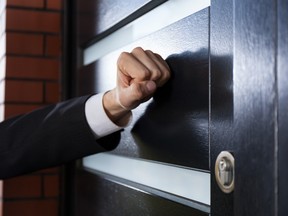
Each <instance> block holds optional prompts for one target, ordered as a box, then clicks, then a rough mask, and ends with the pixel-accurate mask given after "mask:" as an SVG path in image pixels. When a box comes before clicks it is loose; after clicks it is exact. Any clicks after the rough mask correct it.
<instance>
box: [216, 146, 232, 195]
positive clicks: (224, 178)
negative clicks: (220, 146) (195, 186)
mask: <svg viewBox="0 0 288 216" xmlns="http://www.w3.org/2000/svg"><path fill="white" fill-rule="evenodd" d="M215 177H216V182H217V184H218V186H219V187H220V189H221V190H222V191H223V192H224V193H231V192H232V191H233V190H234V178H235V164H234V157H233V155H232V154H231V153H230V152H228V151H222V152H221V153H220V154H219V155H218V157H217V159H216V163H215Z"/></svg>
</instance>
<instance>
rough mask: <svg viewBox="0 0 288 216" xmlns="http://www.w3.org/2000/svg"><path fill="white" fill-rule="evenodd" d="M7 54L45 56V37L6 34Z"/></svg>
mask: <svg viewBox="0 0 288 216" xmlns="http://www.w3.org/2000/svg"><path fill="white" fill-rule="evenodd" d="M6 41H7V47H6V49H7V50H6V52H7V54H24V55H25V54H30V55H42V54H43V36H42V35H36V34H19V33H7V34H6Z"/></svg>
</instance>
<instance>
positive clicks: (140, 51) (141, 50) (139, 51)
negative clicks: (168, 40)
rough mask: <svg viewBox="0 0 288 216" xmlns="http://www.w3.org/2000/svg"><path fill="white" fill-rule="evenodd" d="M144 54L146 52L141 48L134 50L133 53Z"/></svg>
mask: <svg viewBox="0 0 288 216" xmlns="http://www.w3.org/2000/svg"><path fill="white" fill-rule="evenodd" d="M143 52H144V50H143V49H142V48H141V47H136V48H134V49H133V50H132V52H131V53H133V54H139V53H143Z"/></svg>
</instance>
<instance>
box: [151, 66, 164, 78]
mask: <svg viewBox="0 0 288 216" xmlns="http://www.w3.org/2000/svg"><path fill="white" fill-rule="evenodd" d="M161 76H162V74H161V71H160V70H158V69H156V70H154V71H153V75H152V79H153V80H158V79H159V78H160V77H161Z"/></svg>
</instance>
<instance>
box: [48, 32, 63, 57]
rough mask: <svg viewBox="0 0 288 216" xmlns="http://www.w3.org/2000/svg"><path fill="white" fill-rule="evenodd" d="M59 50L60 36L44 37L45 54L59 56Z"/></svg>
mask: <svg viewBox="0 0 288 216" xmlns="http://www.w3.org/2000/svg"><path fill="white" fill-rule="evenodd" d="M61 51H62V50H61V37H60V36H52V35H48V36H47V37H46V55H47V56H60V55H61Z"/></svg>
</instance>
